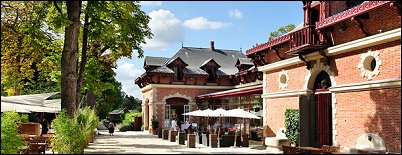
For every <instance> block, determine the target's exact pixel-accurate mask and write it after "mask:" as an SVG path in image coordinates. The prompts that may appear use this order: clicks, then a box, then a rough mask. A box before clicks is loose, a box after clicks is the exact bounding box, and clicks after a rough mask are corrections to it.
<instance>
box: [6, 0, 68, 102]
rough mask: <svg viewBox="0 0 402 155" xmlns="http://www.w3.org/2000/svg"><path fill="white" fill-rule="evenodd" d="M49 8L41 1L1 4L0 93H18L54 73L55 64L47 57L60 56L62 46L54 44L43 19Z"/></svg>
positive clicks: (56, 63) (58, 43) (55, 42)
mask: <svg viewBox="0 0 402 155" xmlns="http://www.w3.org/2000/svg"><path fill="white" fill-rule="evenodd" d="M48 6H49V3H48V2H44V1H41V2H40V1H2V2H1V12H2V13H1V45H2V48H1V64H2V65H1V73H2V74H1V84H2V86H3V87H2V93H3V92H5V91H6V92H7V94H8V95H18V94H21V92H20V91H21V90H22V89H23V88H24V87H26V86H32V85H34V84H35V82H36V80H37V79H38V78H39V77H38V76H39V75H40V73H43V76H44V77H45V78H46V77H47V75H48V73H49V72H51V71H55V70H57V67H58V66H59V64H58V62H57V61H55V60H53V59H51V58H50V57H53V56H55V55H60V56H61V47H62V44H60V43H61V42H60V41H55V37H54V36H53V35H52V34H51V32H52V31H51V30H49V29H48V26H47V25H46V20H45V18H43V17H45V16H46V14H47V12H48ZM17 17H18V18H17ZM34 88H35V87H34Z"/></svg>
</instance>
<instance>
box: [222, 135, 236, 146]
mask: <svg viewBox="0 0 402 155" xmlns="http://www.w3.org/2000/svg"><path fill="white" fill-rule="evenodd" d="M234 138H235V136H234V135H222V137H221V138H220V140H219V147H231V146H233V145H234Z"/></svg>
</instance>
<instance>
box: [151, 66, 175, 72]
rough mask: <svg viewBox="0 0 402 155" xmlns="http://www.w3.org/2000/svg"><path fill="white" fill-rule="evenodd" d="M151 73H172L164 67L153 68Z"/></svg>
mask: <svg viewBox="0 0 402 155" xmlns="http://www.w3.org/2000/svg"><path fill="white" fill-rule="evenodd" d="M151 72H152V73H174V71H173V70H171V69H170V68H169V67H166V66H160V67H158V68H155V69H154V70H152V71H151Z"/></svg>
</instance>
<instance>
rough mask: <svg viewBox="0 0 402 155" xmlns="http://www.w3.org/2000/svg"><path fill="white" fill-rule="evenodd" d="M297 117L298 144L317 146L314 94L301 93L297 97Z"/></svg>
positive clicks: (315, 97) (315, 100) (315, 99)
mask: <svg viewBox="0 0 402 155" xmlns="http://www.w3.org/2000/svg"><path fill="white" fill-rule="evenodd" d="M299 117H300V122H299V123H300V124H299V127H300V134H299V141H300V143H299V145H300V146H311V147H318V137H317V136H318V135H317V96H316V95H301V96H300V97H299Z"/></svg>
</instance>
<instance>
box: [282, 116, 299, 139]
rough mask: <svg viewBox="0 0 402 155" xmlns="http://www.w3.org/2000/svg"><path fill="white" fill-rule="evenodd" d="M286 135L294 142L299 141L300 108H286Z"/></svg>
mask: <svg viewBox="0 0 402 155" xmlns="http://www.w3.org/2000/svg"><path fill="white" fill-rule="evenodd" d="M285 117H286V118H285V127H286V131H285V134H286V137H287V138H288V139H289V141H290V142H291V143H292V144H295V145H297V144H298V143H299V110H298V109H286V111H285Z"/></svg>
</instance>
